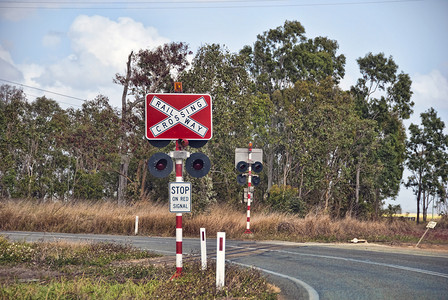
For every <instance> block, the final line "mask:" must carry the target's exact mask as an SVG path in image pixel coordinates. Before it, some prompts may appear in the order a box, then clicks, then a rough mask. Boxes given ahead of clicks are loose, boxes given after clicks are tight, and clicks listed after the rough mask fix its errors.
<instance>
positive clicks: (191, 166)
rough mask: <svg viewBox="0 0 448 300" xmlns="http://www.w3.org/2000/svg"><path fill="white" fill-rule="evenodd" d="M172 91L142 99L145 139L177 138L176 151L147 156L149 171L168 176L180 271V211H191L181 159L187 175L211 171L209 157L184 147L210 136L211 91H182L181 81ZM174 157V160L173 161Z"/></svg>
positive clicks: (160, 142)
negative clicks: (202, 93) (173, 177)
mask: <svg viewBox="0 0 448 300" xmlns="http://www.w3.org/2000/svg"><path fill="white" fill-rule="evenodd" d="M174 88H175V91H176V92H177V93H174V94H148V95H146V101H145V127H146V139H147V140H148V141H149V143H150V144H151V145H153V146H155V147H158V148H163V147H165V146H167V145H168V144H169V143H170V142H171V141H172V140H174V141H176V148H175V151H171V152H170V153H169V154H166V153H161V152H158V153H155V154H154V155H152V156H151V157H150V158H149V160H148V169H149V172H150V174H151V175H153V176H155V177H157V178H163V177H168V176H169V175H170V174H171V172H172V171H173V167H174V169H175V172H176V181H175V182H170V183H169V189H168V191H169V203H170V212H173V213H176V273H175V274H174V275H173V276H172V277H171V279H173V278H177V277H179V276H181V275H182V213H189V212H191V190H192V189H191V183H190V182H184V178H183V163H184V160H185V169H186V171H187V172H188V173H189V174H190V176H192V177H195V178H201V177H204V176H205V175H207V174H208V172H209V171H210V166H211V164H210V159H209V158H208V157H207V156H206V155H205V154H203V153H190V152H188V151H186V149H187V147H188V146H190V147H193V148H200V147H202V146H204V145H205V144H206V143H207V141H208V140H210V139H211V138H212V99H211V97H210V95H205V94H204V95H199V94H182V83H180V82H176V83H175V84H174ZM173 160H174V164H173Z"/></svg>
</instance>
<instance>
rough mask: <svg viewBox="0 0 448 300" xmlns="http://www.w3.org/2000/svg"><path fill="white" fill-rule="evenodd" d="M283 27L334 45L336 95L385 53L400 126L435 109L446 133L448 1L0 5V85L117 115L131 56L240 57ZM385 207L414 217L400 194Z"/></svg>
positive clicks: (22, 1)
mask: <svg viewBox="0 0 448 300" xmlns="http://www.w3.org/2000/svg"><path fill="white" fill-rule="evenodd" d="M286 20H290V21H293V20H294V21H300V22H301V24H302V25H303V26H304V27H305V30H306V36H307V37H308V38H314V37H317V36H324V37H328V38H330V39H333V40H336V41H337V42H338V44H339V51H338V54H344V55H345V56H346V66H345V71H346V75H345V77H344V79H343V80H342V81H341V83H340V86H341V88H342V89H349V88H350V86H352V85H355V84H356V80H357V79H358V78H359V77H360V73H359V68H358V65H357V63H356V59H357V58H359V57H364V56H365V55H366V54H367V53H369V52H372V53H373V54H378V53H380V52H382V53H384V54H385V55H386V56H387V57H389V56H392V57H393V59H394V61H395V62H396V63H397V64H398V66H399V72H404V73H407V74H409V75H410V77H411V80H412V82H413V83H412V91H413V97H412V100H413V101H414V102H415V106H414V114H413V115H412V117H411V119H410V120H407V121H405V125H406V126H408V125H409V124H410V123H414V124H420V114H421V113H422V112H425V111H427V110H428V109H429V108H430V107H433V108H434V109H435V110H436V111H437V114H438V116H439V117H440V118H441V119H442V121H444V122H445V124H446V125H447V126H448V55H447V53H448V0H420V1H419V0H384V1H381V0H378V1H375V0H370V1H368V0H295V1H294V0H167V1H162V0H148V1H144V0H135V1H123V0H122V1H119V0H93V1H82V0H80V1H63V0H62V1H57V0H46V1H45V0H13V1H5V0H0V84H10V85H16V86H18V87H21V88H23V90H24V92H25V93H26V95H27V97H28V99H29V100H30V101H32V100H34V99H35V98H36V97H40V96H43V95H45V96H47V97H48V98H52V99H54V100H56V101H57V102H58V103H60V105H61V107H62V108H67V107H70V106H71V107H74V108H79V107H81V105H82V103H83V101H84V100H92V99H94V98H95V97H96V96H97V95H99V94H101V95H105V96H107V97H108V98H109V99H110V103H111V105H112V106H114V107H118V108H119V107H120V106H121V94H122V86H120V85H117V84H115V83H113V78H114V77H115V74H116V73H120V74H124V73H125V71H126V60H127V57H128V55H129V53H130V52H131V51H138V50H140V49H153V48H154V47H157V46H159V45H163V44H164V43H167V42H185V43H187V44H189V46H190V49H191V50H192V51H193V53H196V51H197V49H198V48H199V47H201V46H203V45H206V44H212V43H217V44H221V45H224V46H226V47H227V48H228V49H229V51H230V52H238V51H239V50H241V49H242V48H243V47H244V46H245V45H250V46H251V45H253V43H254V42H255V41H256V38H257V35H258V34H262V33H263V32H265V31H267V30H269V29H273V28H276V27H278V26H282V25H283V24H284V22H285V21H286ZM445 132H446V133H448V130H445ZM407 176H409V173H408V172H405V175H404V178H406V177H407ZM388 203H392V204H400V205H401V207H402V208H403V212H415V211H416V204H415V203H416V201H415V196H414V195H413V193H412V191H411V190H406V189H405V188H404V187H402V188H401V191H400V195H399V196H398V198H397V199H396V200H395V201H388Z"/></svg>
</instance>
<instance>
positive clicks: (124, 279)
mask: <svg viewBox="0 0 448 300" xmlns="http://www.w3.org/2000/svg"><path fill="white" fill-rule="evenodd" d="M157 259H158V258H157V255H155V254H153V253H150V252H148V251H141V250H137V249H134V248H132V247H131V246H127V245H116V244H109V243H95V244H88V243H76V244H75V243H67V242H54V243H47V242H39V243H23V242H10V241H9V240H7V239H5V238H3V237H0V298H1V299H216V298H244V299H276V293H275V292H274V291H273V290H272V287H271V286H270V285H269V284H268V283H267V282H266V280H265V279H264V278H263V277H262V276H261V274H260V272H258V271H256V270H249V269H243V268H239V267H236V266H233V265H229V266H226V275H227V278H229V280H227V282H226V286H225V287H224V288H223V289H221V290H217V289H216V277H215V273H214V272H215V271H214V270H215V268H214V266H213V262H210V264H209V268H208V270H206V271H201V270H200V264H199V263H196V262H194V261H191V262H187V263H186V264H185V265H184V268H183V276H182V277H180V278H179V279H176V280H173V281H171V280H170V278H171V276H172V275H173V274H174V272H175V266H174V265H167V264H160V263H157Z"/></svg>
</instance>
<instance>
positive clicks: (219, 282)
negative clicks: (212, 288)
mask: <svg viewBox="0 0 448 300" xmlns="http://www.w3.org/2000/svg"><path fill="white" fill-rule="evenodd" d="M216 247H217V251H216V288H217V289H220V288H222V287H224V283H225V266H226V233H225V232H218V236H217V242H216Z"/></svg>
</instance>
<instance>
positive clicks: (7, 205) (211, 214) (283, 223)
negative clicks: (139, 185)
mask: <svg viewBox="0 0 448 300" xmlns="http://www.w3.org/2000/svg"><path fill="white" fill-rule="evenodd" d="M137 215H138V216H139V234H140V235H158V236H174V235H175V215H174V214H173V213H170V212H169V210H168V205H167V204H155V203H152V202H147V201H141V202H138V203H136V204H134V205H130V206H119V205H117V204H115V203H112V202H101V203H90V202H77V203H74V204H70V203H62V202H46V203H40V204H39V203H37V202H34V201H26V200H21V201H17V200H16V201H13V200H2V201H1V202H0V230H22V231H48V232H71V233H81V232H82V233H109V234H123V235H132V234H134V228H135V227H134V224H135V216H137ZM201 227H204V228H206V229H207V235H208V236H210V237H212V236H214V235H216V232H219V231H225V232H226V235H227V236H228V237H229V238H234V239H235V238H236V239H239V238H247V237H248V236H247V235H246V234H244V231H245V228H246V212H245V210H244V209H243V208H242V209H239V210H237V209H235V208H234V207H231V206H229V205H222V204H221V205H215V206H214V207H211V208H210V209H209V210H208V212H207V213H203V214H195V215H192V214H184V218H183V233H184V236H190V237H196V236H198V234H199V229H200V228H201ZM251 230H252V231H253V232H254V235H253V237H254V238H256V239H282V240H289V241H299V242H305V241H324V242H347V241H348V240H351V239H353V238H358V239H367V240H368V241H372V242H373V241H376V242H379V241H380V242H381V241H382V242H391V243H394V242H406V241H411V242H412V241H414V240H416V239H418V238H419V236H421V233H422V232H423V231H424V225H423V226H419V227H417V226H416V225H415V224H414V223H412V222H409V221H401V220H382V221H377V222H373V221H360V220H357V219H354V218H345V219H341V220H333V219H332V218H331V217H330V216H328V215H314V214H309V215H307V216H306V217H305V218H299V217H297V216H294V215H289V214H284V213H271V212H268V211H257V209H253V210H252V218H251ZM440 230H442V231H446V230H447V229H443V228H440ZM440 230H439V231H440ZM439 233H440V232H439ZM432 236H433V235H432V233H429V234H428V235H427V237H426V238H425V239H427V240H431V237H432ZM436 236H437V239H440V238H439V237H440V234H439V235H434V237H436ZM442 236H445V237H446V236H447V235H442ZM443 240H445V242H447V241H446V239H445V238H444V239H443Z"/></svg>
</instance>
